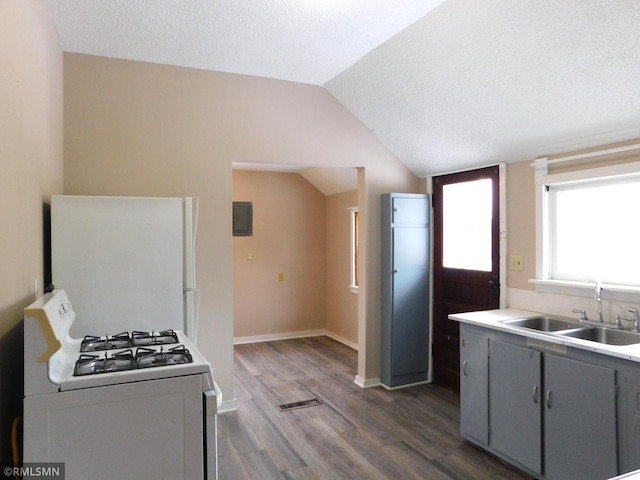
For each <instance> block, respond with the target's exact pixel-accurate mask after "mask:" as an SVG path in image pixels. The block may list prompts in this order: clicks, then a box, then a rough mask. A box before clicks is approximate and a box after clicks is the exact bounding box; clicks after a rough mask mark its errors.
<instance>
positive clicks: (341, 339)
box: [325, 330, 358, 352]
mask: <svg viewBox="0 0 640 480" xmlns="http://www.w3.org/2000/svg"><path fill="white" fill-rule="evenodd" d="M325 335H326V336H327V337H329V338H333V339H334V340H335V341H336V342H340V343H342V344H343V345H346V346H347V347H351V348H353V349H354V350H355V351H356V352H357V351H358V344H357V343H355V342H352V341H351V340H347V339H346V338H344V337H341V336H340V335H336V334H335V333H332V332H329V331H328V330H325Z"/></svg>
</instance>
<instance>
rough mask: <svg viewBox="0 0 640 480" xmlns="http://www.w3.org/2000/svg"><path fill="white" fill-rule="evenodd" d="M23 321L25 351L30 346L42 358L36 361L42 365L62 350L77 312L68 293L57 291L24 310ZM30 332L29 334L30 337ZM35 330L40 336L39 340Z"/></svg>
mask: <svg viewBox="0 0 640 480" xmlns="http://www.w3.org/2000/svg"><path fill="white" fill-rule="evenodd" d="M24 317H25V339H26V342H25V348H27V346H28V344H31V347H32V348H33V350H36V349H37V353H38V354H39V356H38V357H37V360H38V362H41V363H42V362H46V361H47V360H49V359H50V358H51V356H52V355H53V354H54V353H56V352H57V351H58V350H60V348H62V340H64V339H65V338H66V337H67V334H68V333H69V329H70V328H71V324H72V323H73V320H74V318H75V312H74V311H73V307H72V306H71V302H70V301H69V299H68V298H67V294H66V293H65V291H64V290H54V291H53V292H51V293H47V294H45V295H43V296H42V297H40V298H39V299H38V300H36V301H35V302H34V303H32V304H31V305H29V306H28V307H27V308H25V309H24ZM27 330H29V334H28V335H27ZM36 330H39V332H40V338H39V339H38V335H37V332H36ZM43 350H44V352H43ZM25 353H26V352H25ZM35 353H36V352H35V351H30V352H29V354H35Z"/></svg>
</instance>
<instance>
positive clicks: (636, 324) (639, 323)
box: [629, 307, 640, 332]
mask: <svg viewBox="0 0 640 480" xmlns="http://www.w3.org/2000/svg"><path fill="white" fill-rule="evenodd" d="M629 311H630V312H631V313H633V331H634V332H640V313H639V312H638V309H637V308H634V307H630V308H629Z"/></svg>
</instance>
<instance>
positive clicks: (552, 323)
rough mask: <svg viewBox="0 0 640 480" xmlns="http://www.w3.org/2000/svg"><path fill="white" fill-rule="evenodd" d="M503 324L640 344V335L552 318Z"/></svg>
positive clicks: (601, 340) (612, 343)
mask: <svg viewBox="0 0 640 480" xmlns="http://www.w3.org/2000/svg"><path fill="white" fill-rule="evenodd" d="M501 323H503V324H505V325H509V326H511V327H517V328H524V329H528V330H536V331H538V332H545V333H550V334H553V335H559V336H562V337H570V338H576V339H581V340H588V341H590V342H597V343H602V344H606V345H634V344H637V343H640V333H634V332H629V331H624V330H616V329H613V328H606V327H595V326H585V325H584V324H581V323H577V322H571V321H568V320H563V319H559V318H554V317H550V316H546V315H545V316H539V317H529V318H521V319H517V320H504V321H502V322H501Z"/></svg>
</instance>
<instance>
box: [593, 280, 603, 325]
mask: <svg viewBox="0 0 640 480" xmlns="http://www.w3.org/2000/svg"><path fill="white" fill-rule="evenodd" d="M594 298H595V300H596V302H598V322H604V318H603V317H602V285H600V282H596V292H595V296H594Z"/></svg>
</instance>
